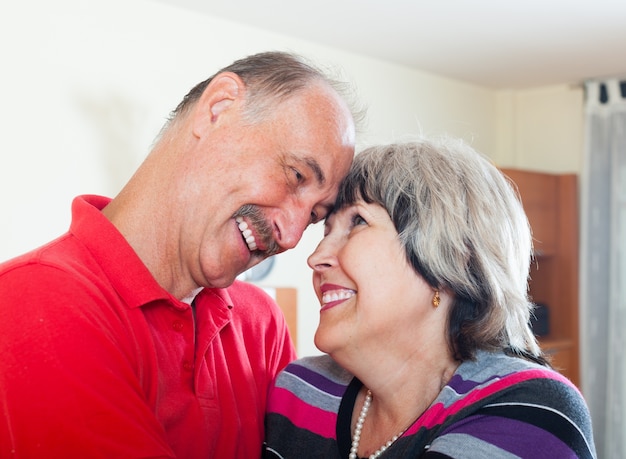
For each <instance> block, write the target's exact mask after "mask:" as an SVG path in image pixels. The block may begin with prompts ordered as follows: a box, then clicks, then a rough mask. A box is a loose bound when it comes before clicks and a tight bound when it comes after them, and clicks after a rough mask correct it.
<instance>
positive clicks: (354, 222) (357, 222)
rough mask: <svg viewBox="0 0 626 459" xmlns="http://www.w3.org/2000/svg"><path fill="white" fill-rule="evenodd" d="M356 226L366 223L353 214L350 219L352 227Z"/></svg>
mask: <svg viewBox="0 0 626 459" xmlns="http://www.w3.org/2000/svg"><path fill="white" fill-rule="evenodd" d="M358 225H367V222H366V221H365V219H364V218H363V217H361V216H360V215H359V214H354V216H353V217H352V226H358Z"/></svg>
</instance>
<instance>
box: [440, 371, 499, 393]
mask: <svg viewBox="0 0 626 459" xmlns="http://www.w3.org/2000/svg"><path fill="white" fill-rule="evenodd" d="M509 374H510V373H509ZM509 374H506V375H493V376H490V377H489V378H488V379H485V380H484V381H473V380H471V379H468V380H465V379H463V377H462V376H461V375H458V374H456V375H454V376H452V378H451V379H450V382H448V386H450V387H451V388H452V389H454V391H455V392H456V393H457V394H467V393H469V392H470V391H472V390H473V389H474V388H476V387H477V386H481V385H484V384H485V383H487V382H489V381H494V380H496V379H501V378H503V377H505V376H509Z"/></svg>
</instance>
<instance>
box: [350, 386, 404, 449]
mask: <svg viewBox="0 0 626 459" xmlns="http://www.w3.org/2000/svg"><path fill="white" fill-rule="evenodd" d="M371 404H372V391H371V390H369V389H367V395H365V401H364V402H363V408H361V413H360V414H359V418H358V419H357V421H356V426H355V427H354V435H353V436H352V447H351V448H350V455H349V456H348V459H357V458H358V456H357V451H358V449H359V443H360V442H361V430H363V423H364V422H365V418H366V417H367V412H368V411H369V409H370V405H371ZM403 433H404V430H403V431H402V432H400V433H399V434H397V435H394V436H393V437H392V438H391V440H389V441H388V442H387V443H385V444H384V445H383V446H381V447H380V448H378V450H377V451H375V452H374V453H372V454H370V457H369V459H376V458H377V457H378V456H380V455H381V454H382V453H384V452H385V451H386V450H387V448H389V447H390V446H391V445H393V443H394V442H395V441H396V440H397V439H398V438H400V437H401V436H402V434H403Z"/></svg>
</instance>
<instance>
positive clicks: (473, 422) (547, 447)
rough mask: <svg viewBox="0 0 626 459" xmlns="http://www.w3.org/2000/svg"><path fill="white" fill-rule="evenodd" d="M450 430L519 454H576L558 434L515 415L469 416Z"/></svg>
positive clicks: (568, 455) (556, 455)
mask: <svg viewBox="0 0 626 459" xmlns="http://www.w3.org/2000/svg"><path fill="white" fill-rule="evenodd" d="M451 430H453V431H454V433H462V434H467V435H470V436H472V437H475V438H479V439H481V440H483V441H485V442H487V443H490V444H492V445H495V446H497V447H498V448H501V449H503V450H505V451H509V452H510V453H512V454H515V455H517V456H520V457H575V454H574V453H573V451H572V450H571V448H569V447H568V446H567V445H566V444H565V443H563V442H562V441H561V440H560V439H559V438H558V437H555V436H554V435H552V434H551V433H550V432H548V431H546V430H543V429H541V428H539V427H537V426H534V425H532V424H528V423H526V422H521V421H517V420H515V419H508V418H502V417H497V416H483V415H480V416H470V417H468V418H465V419H464V420H463V421H462V422H460V423H458V424H455V425H454V426H452V429H451ZM445 433H447V432H444V433H443V435H445ZM531 438H532V441H529V439H531Z"/></svg>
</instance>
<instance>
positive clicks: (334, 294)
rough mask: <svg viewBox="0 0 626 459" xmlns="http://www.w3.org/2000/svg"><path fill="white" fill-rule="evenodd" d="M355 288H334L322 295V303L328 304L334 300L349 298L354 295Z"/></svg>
mask: <svg viewBox="0 0 626 459" xmlns="http://www.w3.org/2000/svg"><path fill="white" fill-rule="evenodd" d="M354 293H355V292H354V290H349V289H346V290H332V291H330V292H326V293H324V294H323V295H322V304H328V303H331V302H333V301H339V300H347V299H348V298H351V297H353V296H354Z"/></svg>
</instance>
